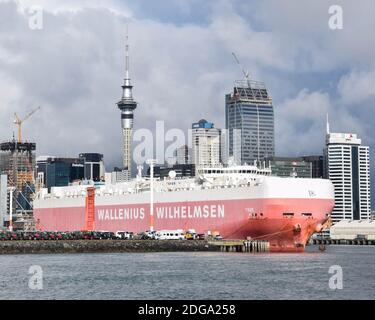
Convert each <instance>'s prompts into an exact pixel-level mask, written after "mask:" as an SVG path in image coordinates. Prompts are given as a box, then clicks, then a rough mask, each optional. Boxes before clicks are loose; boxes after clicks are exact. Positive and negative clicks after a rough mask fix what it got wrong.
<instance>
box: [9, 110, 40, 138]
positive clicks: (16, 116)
mask: <svg viewBox="0 0 375 320" xmlns="http://www.w3.org/2000/svg"><path fill="white" fill-rule="evenodd" d="M40 109H41V107H38V108H36V109H35V110H33V111H31V112H29V113H28V114H27V115H26V117H25V118H23V119H20V118H19V117H18V115H17V113H15V114H14V124H15V125H16V126H18V143H22V124H23V123H24V122H25V121H26V120H27V119H29V118H30V117H31V116H32V115H33V114H34V113H35V112H37V111H39V110H40Z"/></svg>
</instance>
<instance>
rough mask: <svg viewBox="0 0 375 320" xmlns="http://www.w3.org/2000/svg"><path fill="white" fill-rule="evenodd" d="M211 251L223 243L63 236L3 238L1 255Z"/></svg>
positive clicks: (0, 248)
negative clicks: (64, 237)
mask: <svg viewBox="0 0 375 320" xmlns="http://www.w3.org/2000/svg"><path fill="white" fill-rule="evenodd" d="M210 251H211V252H212V251H219V247H217V246H214V245H212V244H209V243H208V242H207V241H156V240H69V241H68V240H60V241H3V242H0V255H5V254H70V253H130V252H134V253H146V252H210Z"/></svg>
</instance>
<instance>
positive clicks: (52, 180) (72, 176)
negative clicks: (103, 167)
mask: <svg viewBox="0 0 375 320" xmlns="http://www.w3.org/2000/svg"><path fill="white" fill-rule="evenodd" d="M90 165H91V164H90ZM89 169H90V170H89V171H90V172H91V166H90V168H89ZM94 171H95V170H94ZM84 179H85V160H84V159H83V158H57V157H38V158H37V160H36V181H37V182H38V185H39V187H40V188H48V189H50V188H52V187H65V186H68V185H69V184H71V183H73V182H75V181H78V180H84Z"/></svg>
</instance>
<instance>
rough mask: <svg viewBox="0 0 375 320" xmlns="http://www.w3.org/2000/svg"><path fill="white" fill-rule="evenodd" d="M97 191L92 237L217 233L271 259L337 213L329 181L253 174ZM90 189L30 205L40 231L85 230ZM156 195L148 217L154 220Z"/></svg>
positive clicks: (222, 172) (242, 171) (54, 192)
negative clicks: (256, 245)
mask: <svg viewBox="0 0 375 320" xmlns="http://www.w3.org/2000/svg"><path fill="white" fill-rule="evenodd" d="M150 185H151V183H150V179H145V178H142V177H140V176H138V178H137V179H135V180H134V181H132V182H128V183H121V184H115V185H112V184H110V183H108V184H105V185H101V186H96V190H95V207H94V229H95V230H100V231H113V232H117V231H131V232H142V231H146V230H149V229H150V226H152V227H153V228H155V230H177V229H183V230H189V229H194V230H196V231H197V232H198V233H206V234H207V233H210V232H211V233H215V232H218V233H220V235H221V236H222V237H223V238H224V239H248V238H251V239H256V240H267V241H269V242H270V248H271V251H273V252H301V251H303V250H304V248H305V245H306V243H307V241H308V239H309V238H310V237H311V235H312V234H313V233H315V232H320V231H321V230H322V228H323V227H324V225H325V223H326V222H327V220H328V219H329V216H330V214H331V212H332V210H333V207H334V188H333V185H332V183H331V182H330V181H329V180H323V179H300V178H293V177H290V178H280V177H273V176H271V171H270V169H259V168H257V167H255V166H238V167H227V168H207V169H202V170H200V171H199V174H198V177H197V178H196V179H176V178H175V177H174V175H173V174H172V175H171V177H170V178H169V179H165V180H163V181H159V180H158V181H154V183H153V189H152V190H153V192H151V187H150ZM88 187H89V186H88V185H76V186H70V187H61V188H52V189H51V192H49V193H48V191H47V190H46V189H42V190H41V191H40V192H39V194H38V195H37V197H36V199H35V200H34V216H35V219H36V221H37V225H38V228H39V229H41V230H46V231H77V230H84V228H85V222H86V221H85V220H86V219H87V217H86V214H85V212H86V210H85V209H86V201H87V200H86V194H87V189H88ZM151 193H152V194H153V198H154V200H153V202H152V203H153V209H154V210H153V211H154V212H153V214H152V213H151V210H150V209H151V205H150V203H151V202H150V199H151Z"/></svg>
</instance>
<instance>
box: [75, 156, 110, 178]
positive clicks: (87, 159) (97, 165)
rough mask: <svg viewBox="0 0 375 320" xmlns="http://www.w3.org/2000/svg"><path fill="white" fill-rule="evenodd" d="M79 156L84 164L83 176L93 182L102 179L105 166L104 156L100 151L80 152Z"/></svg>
mask: <svg viewBox="0 0 375 320" xmlns="http://www.w3.org/2000/svg"><path fill="white" fill-rule="evenodd" d="M79 158H80V159H82V160H83V162H84V164H85V171H84V176H85V179H87V180H92V181H94V182H99V181H104V178H105V167H104V156H103V155H102V154H100V153H81V154H80V155H79Z"/></svg>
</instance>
